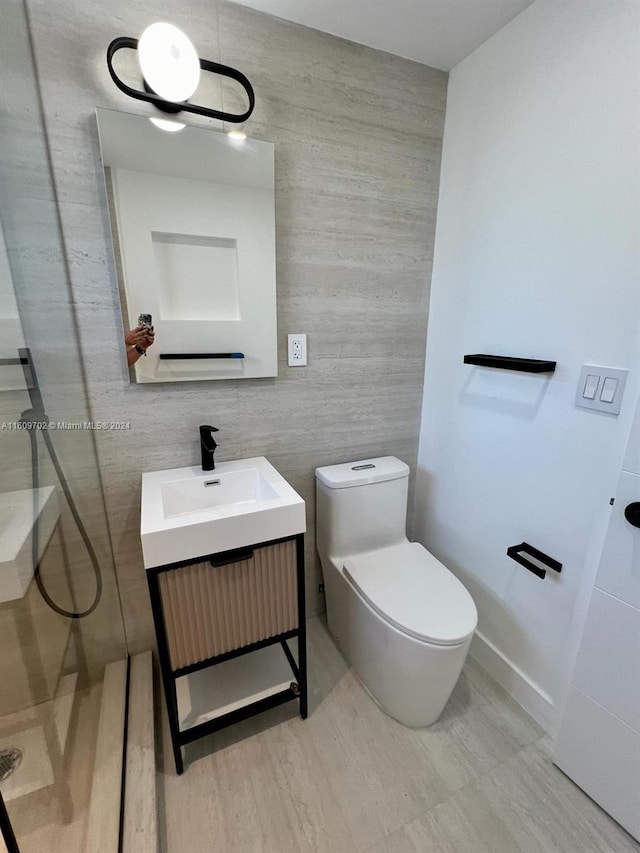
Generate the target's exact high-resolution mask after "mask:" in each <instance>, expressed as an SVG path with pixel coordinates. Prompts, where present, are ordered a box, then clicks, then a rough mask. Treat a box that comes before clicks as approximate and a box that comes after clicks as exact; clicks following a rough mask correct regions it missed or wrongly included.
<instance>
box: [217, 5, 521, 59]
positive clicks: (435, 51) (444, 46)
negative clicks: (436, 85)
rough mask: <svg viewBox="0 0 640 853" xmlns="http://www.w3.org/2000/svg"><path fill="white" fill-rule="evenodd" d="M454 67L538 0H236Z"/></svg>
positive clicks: (326, 29)
mask: <svg viewBox="0 0 640 853" xmlns="http://www.w3.org/2000/svg"><path fill="white" fill-rule="evenodd" d="M232 2H234V3H240V4H241V5H243V6H251V7H252V8H253V9H258V10H260V11H261V12H267V13H268V14H269V15H276V16H277V17H279V18H285V19H286V20H288V21H295V22H296V23H298V24H303V25H304V26H306V27H312V28H313V29H316V30H322V31H323V32H326V33H331V34H332V35H336V36H341V37H342V38H346V39H349V40H350V41H355V42H358V43H360V44H366V45H369V46H370V47H375V48H378V49H379V50H385V51H387V52H388V53H395V54H397V55H398V56H404V57H405V58H406V59H414V60H416V62H422V63H424V64H425V65H431V66H432V67H433V68H440V69H442V70H443V71H449V70H450V69H451V68H453V66H454V65H457V63H458V62H460V60H461V59H464V57H465V56H468V55H469V54H470V53H471V52H472V51H473V50H475V49H476V47H478V46H479V45H481V44H482V43H483V42H485V41H486V40H487V39H488V38H491V36H492V35H494V33H497V32H498V30H499V29H501V28H502V27H503V26H504V25H505V24H506V23H508V22H509V21H510V20H512V18H515V17H516V15H518V14H519V13H520V12H522V10H523V9H525V8H526V7H527V6H529V5H530V4H531V3H532V2H533V0H232Z"/></svg>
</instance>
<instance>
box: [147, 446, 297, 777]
mask: <svg viewBox="0 0 640 853" xmlns="http://www.w3.org/2000/svg"><path fill="white" fill-rule="evenodd" d="M305 528H306V523H305V505H304V501H303V500H302V498H301V497H300V495H298V494H297V492H296V491H295V490H294V489H293V488H292V487H291V486H290V485H289V483H287V481H286V480H285V479H284V477H282V476H281V475H280V474H279V472H278V471H277V470H276V469H275V468H274V467H273V465H271V463H270V462H269V461H268V460H267V459H265V458H264V457H263V456H258V457H254V458H251V459H241V460H236V461H233V462H222V463H219V464H217V465H216V468H215V470H213V471H203V470H202V469H201V468H199V467H188V468H176V469H173V470H168V471H154V472H150V473H145V474H143V475H142V512H141V523H140V535H141V540H142V551H143V558H144V565H145V569H146V572H147V581H148V584H149V594H150V597H151V607H152V611H153V620H154V626H155V631H156V639H157V644H158V655H159V659H160V668H161V673H162V682H163V688H164V694H165V700H166V704H167V713H168V717H169V728H170V732H171V742H172V747H173V754H174V759H175V765H176V771H177V773H178V774H181V773H182V772H183V770H184V764H183V758H182V747H183V746H185V745H186V744H188V743H191V742H192V741H194V740H197V739H198V738H200V737H204V736H205V735H208V734H210V733H212V732H214V731H217V730H219V729H221V728H223V727H225V726H228V725H231V724H232V723H236V722H239V721H240V720H243V719H246V718H247V717H250V716H253V715H254V714H258V713H260V712H262V711H265V710H267V709H269V708H274V707H275V706H277V705H281V704H283V703H284V702H289V701H292V700H297V701H298V702H299V703H300V716H301V717H302V718H303V719H304V718H305V717H306V716H307V661H306V629H305V585H304V532H305Z"/></svg>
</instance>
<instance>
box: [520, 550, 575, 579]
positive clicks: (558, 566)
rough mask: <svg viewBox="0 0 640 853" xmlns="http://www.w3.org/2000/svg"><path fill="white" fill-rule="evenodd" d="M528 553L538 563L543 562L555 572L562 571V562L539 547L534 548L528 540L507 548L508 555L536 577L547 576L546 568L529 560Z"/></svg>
mask: <svg viewBox="0 0 640 853" xmlns="http://www.w3.org/2000/svg"><path fill="white" fill-rule="evenodd" d="M527 555H528V556H529V557H532V558H533V559H534V560H536V561H537V563H542V565H543V566H546V567H547V568H548V569H552V570H553V571H554V572H558V573H560V572H561V571H562V563H559V562H558V561H557V560H554V559H553V557H550V556H549V555H548V554H545V553H543V552H542V551H538V549H537V548H534V547H533V545H529V544H528V543H527V542H521V543H520V544H519V545H511V546H510V547H509V548H507V557H511V559H512V560H515V561H516V563H520V565H521V566H524V567H525V569H528V570H529V571H530V572H533V574H534V575H535V576H536V577H538V578H543V579H544V578H545V577H546V576H547V572H546V570H545V569H543V568H542V566H539V565H537V563H532V562H530V561H529V560H527Z"/></svg>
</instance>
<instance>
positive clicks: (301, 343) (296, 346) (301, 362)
mask: <svg viewBox="0 0 640 853" xmlns="http://www.w3.org/2000/svg"><path fill="white" fill-rule="evenodd" d="M287 356H288V364H289V367H306V364H307V336H306V335H304V334H293V335H287Z"/></svg>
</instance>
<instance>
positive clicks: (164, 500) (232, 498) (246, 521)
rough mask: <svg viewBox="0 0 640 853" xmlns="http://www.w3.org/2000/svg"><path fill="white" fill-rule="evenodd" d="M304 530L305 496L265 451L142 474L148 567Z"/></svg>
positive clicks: (144, 549)
mask: <svg viewBox="0 0 640 853" xmlns="http://www.w3.org/2000/svg"><path fill="white" fill-rule="evenodd" d="M304 531H305V508H304V501H303V500H302V498H301V497H300V495H299V494H298V493H297V492H295V491H294V490H293V489H292V488H291V486H290V485H289V484H288V483H287V481H286V480H285V479H284V477H282V476H281V475H280V474H279V473H278V472H277V471H276V469H275V468H274V467H273V465H272V464H271V463H270V462H268V461H267V460H266V459H265V458H264V456H256V457H254V458H253V459H239V460H237V461H235V462H220V463H218V464H217V465H216V468H215V471H203V470H202V469H201V468H174V469H172V470H169V471H152V472H149V473H146V474H143V475H142V513H141V521H140V537H141V539H142V554H143V558H144V565H145V568H147V569H150V568H153V567H155V566H163V565H167V564H169V563H177V562H180V561H181V560H190V559H193V558H194V557H202V556H206V555H208V554H215V553H218V552H220V551H229V550H231V549H232V548H242V547H244V546H245V545H255V544H257V543H259V542H267V541H269V540H271V539H281V538H283V537H285V536H294V535H295V534H297V533H304Z"/></svg>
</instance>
